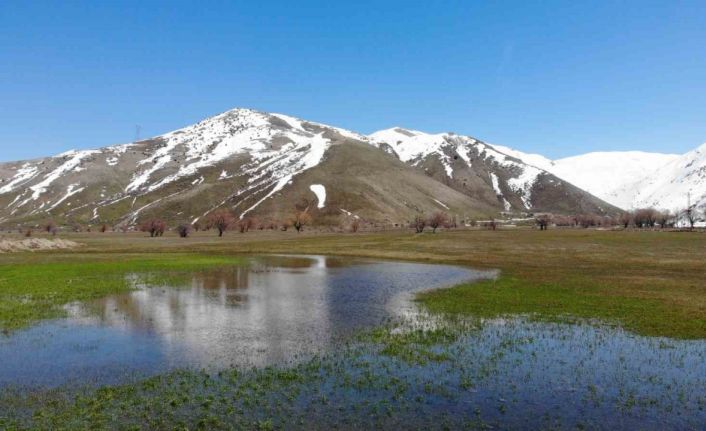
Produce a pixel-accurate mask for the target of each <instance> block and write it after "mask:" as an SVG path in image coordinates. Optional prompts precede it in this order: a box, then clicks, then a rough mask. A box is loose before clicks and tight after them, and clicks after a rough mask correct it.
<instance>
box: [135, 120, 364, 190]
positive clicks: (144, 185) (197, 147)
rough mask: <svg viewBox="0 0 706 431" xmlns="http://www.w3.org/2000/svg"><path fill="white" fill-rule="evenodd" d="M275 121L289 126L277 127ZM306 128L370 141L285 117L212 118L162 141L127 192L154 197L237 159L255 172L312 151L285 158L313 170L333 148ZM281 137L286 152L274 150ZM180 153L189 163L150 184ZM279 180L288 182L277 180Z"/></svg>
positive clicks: (165, 136) (163, 138) (171, 134)
mask: <svg viewBox="0 0 706 431" xmlns="http://www.w3.org/2000/svg"><path fill="white" fill-rule="evenodd" d="M273 118H276V119H278V120H280V121H282V122H284V123H285V124H284V125H283V124H279V123H277V122H274V121H272V119H273ZM305 124H309V125H313V126H318V127H321V128H325V129H326V130H332V131H336V132H338V133H339V134H340V135H342V136H344V137H349V138H354V139H364V140H367V138H366V137H364V136H362V135H358V134H356V133H354V132H349V131H346V130H343V129H338V128H333V127H330V126H326V125H323V124H318V123H312V122H308V121H304V120H300V119H298V118H294V117H290V116H288V115H284V114H269V113H263V112H259V111H254V110H251V109H234V110H231V111H227V112H224V113H222V114H219V115H217V116H215V117H211V118H207V119H205V120H203V121H201V122H199V123H197V124H195V125H193V126H188V127H185V128H183V129H179V130H176V131H174V132H170V133H167V134H165V135H162V136H159V137H157V138H158V139H162V140H164V145H163V146H162V147H161V148H159V149H158V150H157V151H156V152H155V154H153V155H152V156H150V157H149V158H147V159H145V160H143V161H141V162H140V164H141V165H146V164H148V163H150V162H151V163H152V165H151V166H149V167H148V168H146V169H144V170H142V171H140V172H138V173H136V174H135V175H134V177H133V178H132V181H131V182H130V184H129V185H128V186H127V187H126V189H125V191H126V192H128V193H130V192H136V191H140V190H144V191H145V192H151V191H154V190H156V189H158V188H160V187H162V186H164V185H166V184H168V183H171V182H173V181H176V180H177V179H179V178H182V177H185V176H190V175H193V174H195V173H196V172H198V171H199V170H200V169H202V168H205V167H210V166H214V165H215V164H217V163H219V162H221V161H223V160H225V159H227V158H229V157H232V156H234V155H237V154H247V155H248V156H249V157H250V158H251V159H252V160H253V161H254V162H255V163H251V164H250V167H249V168H250V170H251V171H252V170H257V163H259V162H262V161H266V160H270V159H276V158H279V157H282V156H284V155H285V154H286V153H288V152H303V153H306V152H312V153H313V154H309V155H307V156H301V157H298V156H296V155H291V156H286V157H285V159H287V160H288V161H291V162H295V163H296V162H297V161H301V162H302V163H303V165H304V166H306V169H308V168H310V167H313V166H315V165H316V164H318V163H319V161H320V160H321V158H322V156H323V152H324V151H325V150H326V148H327V147H328V145H327V144H326V145H323V146H322V145H320V144H323V143H324V142H323V141H326V143H328V140H327V139H324V138H322V136H321V135H322V133H321V134H318V135H317V134H315V133H313V132H311V131H309V130H307V127H306V126H305ZM276 138H282V139H283V140H285V141H291V142H289V143H285V144H282V146H281V148H274V147H273V146H272V143H273V140H274V139H276ZM292 142H293V144H292ZM177 149H178V150H179V151H182V149H183V152H184V154H185V159H186V160H185V161H184V162H183V163H181V165H180V166H179V169H178V171H177V172H176V173H174V174H171V175H169V176H167V177H164V178H162V179H161V180H159V181H157V182H154V183H150V180H151V177H152V175H153V174H154V173H156V172H157V171H159V170H160V169H162V168H164V167H165V166H166V165H167V164H169V163H170V162H172V161H174V159H173V155H174V153H175V151H177ZM300 159H301V160H300ZM282 165H283V162H281V163H278V168H279V170H274V169H273V170H271V172H270V173H271V174H274V175H276V174H277V173H278V172H281V168H282ZM295 173H298V172H291V173H290V174H291V175H294V174H295ZM290 174H283V175H284V176H288V175H290ZM279 179H282V178H278V179H277V180H279ZM289 179H291V178H288V179H287V180H286V181H284V180H283V184H282V185H281V186H282V187H283V186H284V184H286V182H288V181H289Z"/></svg>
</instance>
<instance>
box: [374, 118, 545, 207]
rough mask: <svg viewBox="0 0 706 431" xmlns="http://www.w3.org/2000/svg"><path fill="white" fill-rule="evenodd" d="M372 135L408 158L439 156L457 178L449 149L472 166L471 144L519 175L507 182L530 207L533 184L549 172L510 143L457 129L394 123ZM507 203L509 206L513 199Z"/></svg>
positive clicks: (447, 169) (405, 158)
mask: <svg viewBox="0 0 706 431" xmlns="http://www.w3.org/2000/svg"><path fill="white" fill-rule="evenodd" d="M370 138H371V140H372V141H373V142H375V143H377V144H378V145H379V144H381V143H387V144H388V145H390V146H391V147H392V148H393V149H394V150H395V152H396V153H397V154H398V155H399V157H400V159H401V160H402V161H404V162H408V161H410V160H415V159H420V160H421V159H423V158H424V157H427V156H429V155H435V156H437V157H438V158H439V160H440V162H441V163H442V165H443V167H444V169H445V171H446V174H447V176H448V177H449V178H453V168H452V166H451V162H452V161H451V158H450V157H449V153H450V152H452V151H453V152H455V154H457V155H458V156H459V157H460V158H461V159H462V160H463V161H464V162H466V164H467V165H468V166H471V159H470V157H469V156H468V151H469V149H470V148H475V149H476V150H477V151H478V153H480V154H481V156H482V157H483V158H484V159H486V160H488V159H491V160H492V161H494V162H496V163H497V164H498V165H500V166H502V167H504V168H507V169H508V170H509V171H510V172H511V173H512V174H513V175H515V178H511V179H509V180H508V181H507V184H508V186H509V187H510V189H512V191H514V192H515V193H517V194H518V195H520V197H521V199H522V201H523V203H524V205H525V207H526V208H527V209H531V208H532V204H531V199H532V188H533V186H534V184H535V183H536V181H537V178H539V175H540V174H542V173H543V172H545V171H544V170H543V169H541V168H540V167H535V166H533V165H531V164H528V163H526V162H525V161H524V160H522V159H521V158H520V157H518V156H519V155H522V154H524V153H520V152H518V151H514V150H512V149H510V148H507V147H500V146H494V145H490V144H486V143H484V142H481V141H478V140H477V139H475V138H472V137H470V136H463V135H456V134H455V133H439V134H428V133H424V132H420V131H417V130H407V129H402V128H400V127H393V128H391V129H386V130H381V131H379V132H375V133H373V134H371V135H370ZM538 157H539V156H538ZM538 161H541V160H538ZM496 179H497V177H496ZM503 199H504V198H503ZM504 205H505V207H506V208H507V206H508V205H509V203H507V204H504Z"/></svg>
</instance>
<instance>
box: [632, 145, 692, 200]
mask: <svg viewBox="0 0 706 431" xmlns="http://www.w3.org/2000/svg"><path fill="white" fill-rule="evenodd" d="M632 190H638V192H637V193H636V194H635V197H634V199H633V206H634V207H657V208H665V209H670V210H672V211H675V212H676V211H680V210H683V209H686V207H687V205H689V204H691V205H694V206H696V208H697V209H699V210H704V209H706V144H704V145H702V146H700V147H698V148H696V149H695V150H693V151H690V152H688V153H686V154H684V155H682V156H679V157H677V158H675V159H673V160H671V161H669V162H668V163H666V164H665V165H663V166H661V167H659V168H657V169H655V170H652V171H649V172H647V174H646V175H644V176H643V177H642V178H640V179H639V180H637V181H635V182H634V183H633V184H629V185H627V186H625V188H624V192H625V193H628V194H629V193H630V192H631V191H632Z"/></svg>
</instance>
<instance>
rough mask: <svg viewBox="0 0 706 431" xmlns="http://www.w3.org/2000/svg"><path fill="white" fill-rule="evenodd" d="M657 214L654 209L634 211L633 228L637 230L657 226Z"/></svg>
mask: <svg viewBox="0 0 706 431" xmlns="http://www.w3.org/2000/svg"><path fill="white" fill-rule="evenodd" d="M658 214H659V212H658V211H657V210H656V209H654V208H639V209H636V210H635V213H634V218H635V226H637V227H639V228H641V229H642V228H648V227H649V228H653V227H655V225H656V224H657V216H658Z"/></svg>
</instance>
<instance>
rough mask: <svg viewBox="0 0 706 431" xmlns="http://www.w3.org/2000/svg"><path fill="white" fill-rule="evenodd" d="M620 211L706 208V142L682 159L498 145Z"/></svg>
mask: <svg viewBox="0 0 706 431" xmlns="http://www.w3.org/2000/svg"><path fill="white" fill-rule="evenodd" d="M496 148H498V149H499V150H501V151H503V152H505V153H506V154H509V155H512V156H514V157H516V158H518V159H520V160H523V161H524V162H525V163H528V164H532V165H534V166H537V167H540V168H542V169H545V170H546V171H549V172H551V173H553V174H554V175H556V176H557V177H560V178H564V179H565V180H567V181H570V182H571V183H572V184H575V185H576V186H578V187H581V188H582V189H584V190H586V191H588V192H589V193H591V194H593V195H595V196H597V197H599V198H601V199H603V200H605V201H606V202H609V203H611V204H613V205H615V206H617V207H619V208H622V209H625V210H628V209H633V208H641V207H654V208H659V209H667V210H670V211H672V212H678V211H681V210H684V209H685V208H686V207H687V205H688V204H689V202H691V204H692V205H695V206H696V207H697V208H699V209H706V144H704V145H702V146H701V147H699V148H697V149H695V150H693V151H690V152H688V153H686V154H683V155H677V154H661V153H646V152H642V151H613V152H595V153H588V154H583V155H579V156H574V157H568V158H564V159H559V160H549V159H547V158H545V157H543V156H541V155H537V154H525V153H522V152H519V151H515V150H511V149H509V148H505V147H499V146H496Z"/></svg>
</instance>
